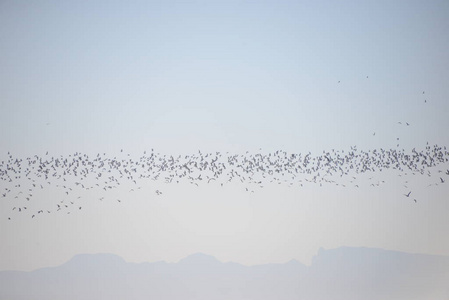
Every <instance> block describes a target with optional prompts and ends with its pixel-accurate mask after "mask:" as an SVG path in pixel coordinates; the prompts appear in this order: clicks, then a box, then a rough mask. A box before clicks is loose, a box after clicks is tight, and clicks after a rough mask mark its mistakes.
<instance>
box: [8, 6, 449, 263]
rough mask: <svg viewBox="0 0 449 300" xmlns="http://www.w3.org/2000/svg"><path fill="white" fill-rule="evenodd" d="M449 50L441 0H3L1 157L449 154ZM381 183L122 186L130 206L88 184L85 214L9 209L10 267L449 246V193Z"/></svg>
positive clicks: (421, 181)
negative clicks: (427, 150)
mask: <svg viewBox="0 0 449 300" xmlns="http://www.w3.org/2000/svg"><path fill="white" fill-rule="evenodd" d="M448 53H449V2H448V1H444V0H442V1H363V3H362V2H360V1H232V0H231V1H95V2H94V1H1V3H0V113H1V118H0V128H1V130H0V141H1V143H0V157H1V159H2V160H3V159H6V157H7V156H6V154H7V152H8V151H10V152H11V153H13V154H14V155H15V156H20V157H24V158H25V157H27V156H32V155H34V154H38V155H44V154H45V153H46V151H49V153H50V155H55V156H59V155H67V154H70V153H74V152H76V151H81V152H83V153H92V154H93V153H95V154H96V153H97V152H101V153H103V152H106V153H108V154H109V155H110V156H111V157H113V156H115V155H117V154H119V153H120V149H124V151H125V152H126V153H131V155H134V156H135V157H137V156H138V155H140V154H141V153H142V152H143V151H144V150H148V149H151V148H154V149H155V150H157V151H159V152H161V153H179V154H189V153H193V152H195V151H198V149H201V150H202V151H235V152H239V153H241V152H244V151H247V150H249V151H258V150H259V148H262V151H264V152H266V153H267V152H270V151H273V150H277V149H283V150H286V151H289V152H295V153H299V152H302V153H307V152H308V151H311V152H312V153H316V154H320V153H321V152H322V151H323V150H330V149H333V148H334V149H349V147H350V146H353V145H357V147H358V148H359V149H364V150H370V149H375V148H396V147H397V146H396V145H397V143H398V141H397V138H398V137H399V138H400V148H401V149H402V148H404V149H405V150H406V151H411V149H412V148H414V147H416V148H417V149H418V148H419V149H423V148H424V147H425V146H426V142H429V144H431V145H433V144H438V145H440V146H449V134H448V133H447V129H446V128H449V118H448V116H449V97H448V96H449V84H447V83H448V82H449V72H448V70H449V55H448ZM367 76H368V78H367ZM423 92H424V93H423ZM398 122H402V123H403V124H402V125H400V124H398ZM405 122H408V123H409V124H410V126H406V125H404V124H405ZM373 133H375V135H373ZM446 168H447V169H449V167H448V166H446ZM434 171H435V173H436V172H437V169H435V170H434ZM436 174H437V173H436ZM375 175H376V176H377V177H378V178H379V180H385V181H386V182H387V183H386V184H385V185H384V186H383V187H381V188H379V189H376V190H373V189H370V188H369V187H361V188H360V189H354V188H348V189H340V188H337V187H332V186H329V187H328V186H326V187H322V188H320V187H317V186H313V185H312V186H308V187H299V186H295V187H292V188H288V187H285V186H275V185H268V186H267V187H266V188H265V189H264V190H263V191H260V192H258V193H255V194H252V195H248V193H245V192H244V186H243V185H241V186H239V185H238V184H236V185H235V186H233V185H230V186H228V187H226V188H225V189H224V190H223V189H220V188H219V187H216V186H212V185H211V186H208V185H206V186H202V187H199V188H194V187H192V186H188V185H186V186H184V185H177V186H175V185H164V184H163V183H154V182H151V183H148V184H147V185H145V186H144V188H142V190H141V191H139V192H138V193H136V194H135V195H133V196H130V195H129V193H128V190H127V189H126V187H123V190H122V191H115V193H118V194H119V195H121V196H122V198H123V199H129V201H123V203H121V205H119V203H115V202H113V201H110V202H104V203H99V202H98V201H95V200H94V199H97V198H98V196H101V194H102V193H101V192H100V191H99V192H96V194H93V193H90V194H89V193H87V192H86V194H85V195H83V199H92V201H88V200H85V203H84V204H83V205H85V208H86V209H85V210H84V211H83V212H82V213H78V214H75V215H70V216H54V215H52V216H48V217H47V216H46V217H45V218H40V219H39V220H35V219H34V220H31V219H27V218H22V219H21V220H15V222H8V220H7V218H6V216H7V215H8V214H9V210H10V204H9V203H6V201H4V202H3V203H2V204H1V206H0V209H1V219H0V240H1V241H2V243H0V270H4V269H18V270H31V269H34V268H37V267H43V266H50V265H56V264H59V263H62V262H64V261H66V260H68V259H69V258H70V257H71V256H73V255H74V254H78V253H95V252H111V253H115V254H118V255H120V256H122V257H124V258H125V259H126V260H128V261H155V260H167V261H176V260H178V259H180V258H182V257H185V256H187V255H189V254H191V253H194V252H198V251H201V252H205V253H208V254H211V255H214V256H216V257H217V258H219V259H220V260H223V261H226V260H232V261H237V262H241V263H244V264H255V263H266V262H284V261H288V260H290V259H292V258H296V259H298V260H300V261H302V262H305V263H308V262H309V261H310V258H311V256H312V255H314V254H315V253H316V251H317V249H318V248H319V247H321V246H323V247H326V248H333V247H339V246H343V245H345V246H367V247H380V248H386V249H393V250H401V251H407V252H422V253H430V254H446V255H449V240H447V239H444V238H443V237H445V236H449V221H448V220H447V218H446V216H447V215H448V213H449V204H448V203H447V199H445V198H447V196H446V197H445V195H448V194H449V188H448V187H447V185H444V184H441V185H439V186H438V187H437V188H428V187H427V185H428V184H429V183H431V181H429V180H430V179H428V178H425V176H409V177H410V178H409V180H410V183H409V185H410V186H411V188H412V189H413V191H414V195H417V197H420V201H419V202H418V203H411V202H410V201H409V200H410V199H406V198H405V197H404V196H403V193H407V192H408V191H407V189H409V188H407V189H405V188H404V187H403V186H402V181H398V180H396V179H395V178H396V177H397V174H395V173H392V174H388V173H387V174H375ZM435 176H436V177H435V178H436V179H437V180H438V177H439V176H438V175H435ZM448 179H449V178H448ZM428 181H429V182H428ZM2 184H3V183H1V182H0V187H2ZM156 188H160V189H161V190H162V189H163V191H164V195H163V196H161V197H155V194H154V190H155V189H156ZM2 190H3V187H2ZM58 197H59V195H57V193H56V192H54V191H53V192H52V191H48V192H46V193H44V192H43V193H42V194H41V195H40V194H39V195H36V197H35V199H33V201H34V202H33V203H34V204H32V203H30V206H31V205H36V207H38V206H39V201H41V202H43V201H57V200H58V199H57V198H58ZM105 197H107V195H106V196H105ZM114 197H116V195H114ZM421 199H422V201H421ZM424 199H425V200H424Z"/></svg>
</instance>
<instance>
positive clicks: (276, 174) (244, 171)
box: [0, 145, 449, 220]
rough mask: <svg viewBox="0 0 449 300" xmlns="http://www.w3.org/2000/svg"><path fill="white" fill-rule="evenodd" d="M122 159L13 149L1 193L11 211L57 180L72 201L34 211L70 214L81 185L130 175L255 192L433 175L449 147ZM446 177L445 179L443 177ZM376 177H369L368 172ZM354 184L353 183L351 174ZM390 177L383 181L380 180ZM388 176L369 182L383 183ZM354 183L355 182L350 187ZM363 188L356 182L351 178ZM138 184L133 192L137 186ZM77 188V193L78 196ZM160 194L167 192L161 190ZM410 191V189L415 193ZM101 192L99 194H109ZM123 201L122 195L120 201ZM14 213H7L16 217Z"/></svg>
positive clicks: (108, 186)
mask: <svg viewBox="0 0 449 300" xmlns="http://www.w3.org/2000/svg"><path fill="white" fill-rule="evenodd" d="M119 156H121V158H117V157H109V156H108V155H106V153H103V154H100V153H98V154H97V155H94V156H89V155H87V154H83V153H74V154H71V155H69V156H68V157H64V156H62V155H61V156H59V157H54V156H50V155H49V154H48V152H47V153H46V154H45V155H43V156H38V155H34V156H33V157H27V158H19V157H15V156H13V155H12V154H11V153H9V152H8V157H7V160H6V161H5V160H4V161H1V163H0V182H1V183H2V186H6V187H4V188H3V189H2V191H1V195H0V199H3V201H6V200H8V199H9V200H10V204H11V211H12V212H13V213H22V214H23V213H25V212H28V211H29V207H28V206H29V205H27V204H29V201H32V199H33V196H34V193H35V191H36V190H37V189H38V190H39V189H40V190H44V189H46V188H47V187H50V186H55V187H57V188H58V189H62V191H63V195H62V197H66V199H64V198H63V199H62V200H59V201H58V202H57V203H53V207H50V208H48V209H38V210H35V211H33V212H29V213H28V214H29V215H30V216H31V218H35V217H37V216H38V215H41V214H49V213H52V212H66V213H70V209H72V210H73V208H75V209H76V210H81V209H82V206H81V205H79V203H77V202H76V201H78V199H80V198H81V196H79V194H80V192H81V191H83V190H91V189H97V190H103V191H109V190H113V189H116V188H118V187H119V186H120V185H121V184H122V183H124V181H127V182H128V183H129V184H131V185H133V186H135V189H140V188H141V183H142V182H148V180H155V181H158V180H163V181H164V182H165V183H173V184H176V183H180V182H182V181H184V182H185V181H187V182H189V183H190V184H193V185H196V186H199V185H200V184H217V185H219V186H223V185H225V184H228V183H230V182H233V181H237V182H240V183H241V184H245V190H246V191H247V192H250V193H254V192H255V189H257V188H259V189H260V188H263V187H264V184H265V183H267V182H275V183H278V184H287V185H288V186H293V185H300V186H302V185H303V184H305V183H310V184H319V185H320V186H322V185H323V184H335V185H341V186H343V187H346V186H347V184H343V183H341V182H339V181H338V179H339V178H345V177H348V178H350V179H356V176H357V174H361V173H376V172H382V171H384V170H385V171H386V170H395V171H397V172H399V173H398V176H402V174H407V173H409V174H411V175H415V174H416V175H427V176H429V177H432V173H431V169H432V168H434V167H438V166H440V167H447V162H448V160H449V151H448V150H447V149H446V147H440V146H438V145H433V146H429V145H427V146H426V147H425V149H423V150H419V151H418V150H416V149H412V150H411V152H409V153H407V152H406V151H405V150H404V149H401V150H398V149H383V148H380V149H374V150H369V151H361V150H358V149H357V147H351V149H350V150H349V151H346V152H345V151H344V150H343V151H338V150H334V149H332V150H331V151H327V152H326V151H323V153H322V154H320V155H312V154H311V153H310V152H309V153H307V154H305V155H303V154H300V153H299V154H297V153H287V152H285V151H282V150H278V151H275V152H272V153H268V154H262V153H250V152H246V153H243V154H230V153H228V152H227V153H221V152H214V153H202V152H201V151H198V153H196V154H190V155H178V156H173V155H163V154H160V153H156V152H155V151H154V150H153V149H152V150H151V151H148V153H147V152H144V153H143V155H142V156H140V157H139V158H137V159H132V158H131V155H130V154H124V153H123V150H121V153H120V155H119ZM438 173H439V176H438V178H437V180H435V182H434V184H442V183H445V181H446V179H445V178H446V177H445V176H447V175H449V170H446V169H442V168H438ZM443 177H445V178H443ZM370 179H371V178H370ZM350 182H353V180H351V181H350ZM382 182H384V181H382ZM382 182H380V181H379V182H377V183H376V182H371V183H370V185H371V186H373V187H375V186H379V185H380V184H381V183H382ZM348 186H349V185H348ZM351 186H353V187H359V185H358V184H352V185H351ZM133 191H134V188H132V189H131V190H129V192H133ZM77 193H78V194H77ZM155 194H156V195H155V196H160V195H163V191H161V190H159V189H158V190H156V191H155ZM412 194H413V193H412V191H409V192H408V193H406V194H404V196H405V197H407V198H408V197H411V198H412V199H413V200H414V201H415V202H416V201H417V200H416V199H414V198H413V197H412ZM103 199H104V197H99V198H98V200H103ZM116 200H117V201H118V202H121V201H122V200H121V199H116ZM11 218H12V216H9V217H8V219H10V220H11Z"/></svg>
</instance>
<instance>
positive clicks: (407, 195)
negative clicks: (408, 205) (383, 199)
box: [404, 191, 412, 197]
mask: <svg viewBox="0 0 449 300" xmlns="http://www.w3.org/2000/svg"><path fill="white" fill-rule="evenodd" d="M411 193H412V191H410V192H408V194H404V196H405V197H410V194H411Z"/></svg>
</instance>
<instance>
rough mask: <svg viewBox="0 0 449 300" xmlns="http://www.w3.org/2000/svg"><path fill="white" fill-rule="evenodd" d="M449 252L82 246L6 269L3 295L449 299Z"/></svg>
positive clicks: (0, 277)
mask: <svg viewBox="0 0 449 300" xmlns="http://www.w3.org/2000/svg"><path fill="white" fill-rule="evenodd" d="M448 282H449V257H447V256H435V255H426V254H409V253H404V252H398V251H389V250H383V249H373V248H350V247H341V248H337V249H330V250H325V249H320V250H319V251H318V253H317V255H316V256H315V257H314V258H313V260H312V264H311V265H310V266H305V265H303V264H301V263H300V262H298V261H296V260H291V261H289V262H286V263H283V264H262V265H255V266H244V265H241V264H238V263H234V262H228V263H223V262H220V261H219V260H217V259H216V258H215V257H213V256H210V255H207V254H203V253H195V254H192V255H189V256H187V257H186V258H184V259H181V260H180V261H179V262H177V263H166V262H155V263H148V262H145V263H128V262H126V261H125V260H123V259H122V258H121V257H119V256H117V255H113V254H81V255H76V256H74V257H73V258H72V259H70V260H69V261H68V262H66V263H64V264H62V265H60V266H58V267H53V268H43V269H38V270H35V271H32V272H20V271H2V272H0V299H10V300H19V299H20V300H22V299H23V300H25V299H27V300H28V299H32V300H41V299H42V300H43V299H45V300H52V299H67V300H81V299H82V300H90V299H92V300H94V299H95V300H119V299H137V300H143V299H161V300H165V299H223V300H224V299H239V300H240V299H262V300H265V299H267V300H268V299H286V300H287V299H309V300H324V299H332V300H334V299H335V300H338V299H345V300H353V299H354V300H356V299H357V300H358V299H372V300H374V299H395V300H397V299H407V300H410V299H416V300H418V299H423V300H424V299H425V300H427V299H448V298H449V284H448Z"/></svg>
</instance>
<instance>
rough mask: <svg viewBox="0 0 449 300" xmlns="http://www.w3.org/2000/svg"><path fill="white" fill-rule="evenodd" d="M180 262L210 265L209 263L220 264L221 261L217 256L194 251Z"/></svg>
mask: <svg viewBox="0 0 449 300" xmlns="http://www.w3.org/2000/svg"><path fill="white" fill-rule="evenodd" d="M178 263H179V264H192V265H193V264H195V265H206V264H207V265H209V264H218V263H221V262H220V261H219V260H218V259H216V258H215V257H213V256H211V255H208V254H204V253H200V252H198V253H194V254H191V255H189V256H187V257H185V258H183V259H181V260H180V261H179V262H178Z"/></svg>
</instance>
